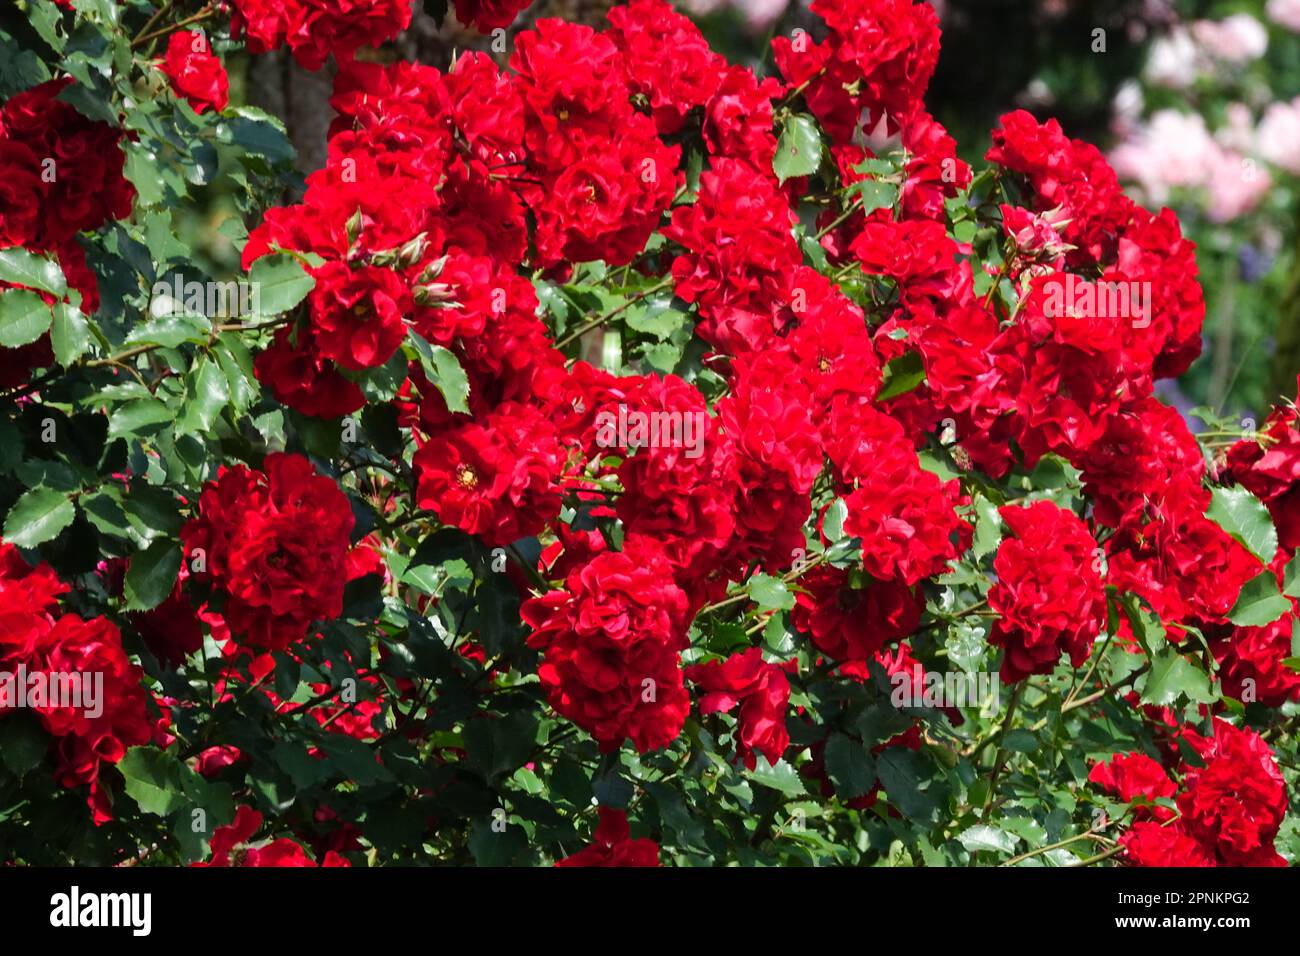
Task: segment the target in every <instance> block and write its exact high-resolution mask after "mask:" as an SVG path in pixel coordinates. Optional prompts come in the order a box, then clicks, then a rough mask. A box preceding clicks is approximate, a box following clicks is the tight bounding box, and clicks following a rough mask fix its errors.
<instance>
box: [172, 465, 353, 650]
mask: <svg viewBox="0 0 1300 956" xmlns="http://www.w3.org/2000/svg"><path fill="white" fill-rule="evenodd" d="M264 468H265V471H264V472H259V471H254V470H253V469H251V468H249V467H247V466H246V465H236V466H234V467H233V468H222V470H221V473H220V475H219V476H218V477H217V479H216V480H215V481H213V482H210V483H209V484H208V485H207V486H206V487H205V488H204V489H203V494H202V496H201V497H200V498H199V514H198V517H196V518H195V519H194V520H192V521H191V522H189V523H188V524H187V525H186V526H185V527H184V528H183V529H182V530H181V539H182V541H183V542H184V544H185V553H186V558H187V561H188V568H189V582H190V584H191V586H192V585H193V584H194V583H196V582H200V581H203V582H209V581H210V582H211V583H212V584H215V585H216V586H217V587H219V588H220V589H221V591H222V592H223V597H224V601H223V603H222V604H221V615H222V617H223V619H224V620H225V622H226V624H227V625H229V627H230V628H231V630H232V631H233V632H234V633H235V634H236V635H237V637H238V639H239V640H240V642H243V643H246V644H249V645H252V646H254V647H258V648H264V649H267V650H283V649H284V648H286V647H288V646H289V645H290V644H292V643H293V642H294V641H297V640H300V639H302V638H303V637H306V636H307V629H308V627H309V626H310V625H311V623H312V622H313V621H319V620H329V619H331V618H335V617H337V616H338V615H339V614H340V612H341V611H342V610H343V586H344V584H345V583H346V582H347V579H348V574H347V570H348V569H347V554H348V540H349V537H350V535H351V533H352V525H353V517H352V508H351V506H350V505H349V504H348V499H347V496H345V495H344V494H343V492H342V491H340V490H339V487H338V485H337V484H335V483H334V481H333V480H331V479H329V478H326V477H324V476H322V475H318V474H317V473H316V470H315V469H314V468H313V467H312V464H311V462H309V461H308V460H307V459H306V458H303V457H302V456H300V455H286V454H272V455H268V456H267V457H266V462H265V465H264Z"/></svg>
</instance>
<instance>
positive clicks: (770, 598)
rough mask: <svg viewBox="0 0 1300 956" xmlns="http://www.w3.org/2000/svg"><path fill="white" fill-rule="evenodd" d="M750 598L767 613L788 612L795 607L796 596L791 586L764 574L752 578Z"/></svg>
mask: <svg viewBox="0 0 1300 956" xmlns="http://www.w3.org/2000/svg"><path fill="white" fill-rule="evenodd" d="M749 596H750V597H751V598H752V599H753V601H754V603H755V604H757V605H758V606H759V607H760V608H762V609H763V610H765V611H788V610H790V609H791V608H792V607H794V594H793V593H791V591H790V587H789V585H787V584H786V583H785V582H784V581H782V580H781V579H780V578H774V577H772V576H771V575H770V574H763V573H762V572H759V573H758V574H755V575H754V576H753V577H752V578H750V582H749Z"/></svg>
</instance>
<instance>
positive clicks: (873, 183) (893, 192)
mask: <svg viewBox="0 0 1300 956" xmlns="http://www.w3.org/2000/svg"><path fill="white" fill-rule="evenodd" d="M848 192H849V194H854V193H856V194H858V195H860V196H861V197H862V202H861V209H862V212H863V214H864V215H869V214H871V213H873V212H875V211H876V210H877V209H888V208H889V207H890V206H892V205H894V203H895V202H897V201H898V187H897V186H895V185H894V184H893V183H889V182H883V181H881V180H879V179H864V180H862V181H861V182H856V183H854V184H853V185H852V186H850V187H849V188H848Z"/></svg>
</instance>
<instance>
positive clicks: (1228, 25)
mask: <svg viewBox="0 0 1300 956" xmlns="http://www.w3.org/2000/svg"><path fill="white" fill-rule="evenodd" d="M1192 37H1193V38H1194V39H1195V40H1196V42H1197V43H1198V44H1200V46H1201V48H1202V49H1204V50H1205V52H1206V53H1208V54H1210V56H1212V57H1214V58H1215V59H1217V60H1223V61H1225V62H1227V63H1247V62H1249V61H1251V60H1258V59H1259V58H1260V57H1261V56H1263V55H1264V51H1265V50H1267V49H1268V30H1266V29H1265V28H1264V24H1262V23H1260V22H1259V21H1258V20H1256V19H1255V18H1254V17H1252V16H1251V15H1250V14H1249V13H1234V14H1233V15H1232V16H1230V17H1225V18H1224V19H1222V20H1197V21H1196V22H1195V23H1193V24H1192Z"/></svg>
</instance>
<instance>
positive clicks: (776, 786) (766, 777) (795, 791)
mask: <svg viewBox="0 0 1300 956" xmlns="http://www.w3.org/2000/svg"><path fill="white" fill-rule="evenodd" d="M747 775H748V776H749V779H751V780H753V781H754V782H755V783H759V784H762V785H763V786H765V787H769V788H771V789H772V790H776V791H779V792H780V793H783V794H785V795H786V796H787V797H802V796H806V795H807V793H808V790H807V788H806V787H805V786H804V782H803V778H802V777H800V776H799V772H798V771H797V770H795V769H794V767H792V766H790V765H789V764H788V763H786V762H785V761H784V760H778V761H777V762H776V766H775V767H772V766H769V765H768V762H767V758H765V757H764V758H760V759H759V761H758V763H757V765H756V766H755V767H754V769H753V770H750V771H747Z"/></svg>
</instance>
